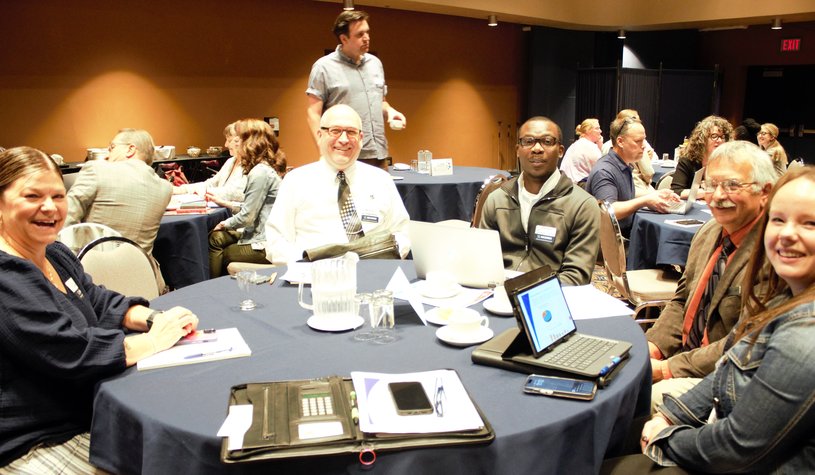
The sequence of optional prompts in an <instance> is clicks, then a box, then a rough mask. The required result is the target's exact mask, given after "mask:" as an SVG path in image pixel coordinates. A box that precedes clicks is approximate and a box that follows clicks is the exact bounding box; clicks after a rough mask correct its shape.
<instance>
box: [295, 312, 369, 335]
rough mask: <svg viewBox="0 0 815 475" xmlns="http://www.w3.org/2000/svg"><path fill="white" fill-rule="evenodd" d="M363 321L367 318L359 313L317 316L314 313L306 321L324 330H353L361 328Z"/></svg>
mask: <svg viewBox="0 0 815 475" xmlns="http://www.w3.org/2000/svg"><path fill="white" fill-rule="evenodd" d="M363 323H365V319H364V318H362V317H360V316H359V315H350V316H347V317H317V316H314V315H312V316H311V317H309V319H308V320H307V321H306V324H307V325H308V326H310V327H311V328H313V329H315V330H320V331H324V332H344V331H348V330H353V329H355V328H359V326H360V325H362V324H363Z"/></svg>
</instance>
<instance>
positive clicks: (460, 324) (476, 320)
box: [447, 308, 490, 335]
mask: <svg viewBox="0 0 815 475" xmlns="http://www.w3.org/2000/svg"><path fill="white" fill-rule="evenodd" d="M448 321H449V323H448V324H447V326H448V327H450V330H451V331H452V332H453V333H457V334H459V335H467V334H470V333H475V332H477V331H479V330H481V327H484V328H489V326H490V320H489V318H487V317H484V316H482V315H481V314H480V313H478V312H477V311H475V310H473V309H471V308H462V309H460V311H456V312H453V314H452V315H450V318H449V319H448Z"/></svg>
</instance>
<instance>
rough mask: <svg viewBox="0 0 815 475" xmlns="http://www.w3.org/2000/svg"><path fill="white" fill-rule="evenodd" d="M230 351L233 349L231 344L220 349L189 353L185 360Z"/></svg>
mask: <svg viewBox="0 0 815 475" xmlns="http://www.w3.org/2000/svg"><path fill="white" fill-rule="evenodd" d="M229 351H232V347H231V346H230V347H229V348H222V349H220V350H215V351H209V352H206V353H195V354H192V355H187V356H185V357H184V359H185V360H191V359H194V358H203V357H204V356H212V355H217V354H218V353H226V352H229Z"/></svg>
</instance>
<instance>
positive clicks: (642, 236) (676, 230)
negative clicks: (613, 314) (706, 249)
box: [626, 203, 712, 270]
mask: <svg viewBox="0 0 815 475" xmlns="http://www.w3.org/2000/svg"><path fill="white" fill-rule="evenodd" d="M704 210H707V206H706V205H704V204H701V203H696V204H694V205H693V210H691V212H690V213H688V214H686V215H684V216H680V215H678V214H659V213H655V212H652V211H648V210H645V209H643V210H640V211H637V214H635V215H634V223H633V224H632V227H631V236H630V239H631V241H630V242H629V244H628V254H627V256H626V257H627V258H628V262H626V268H627V269H628V270H637V269H653V268H655V267H657V266H661V265H679V266H684V265H685V262H687V260H688V250H690V242H691V239H693V235H694V234H696V231H698V230H699V228H700V227H702V225H699V226H693V227H684V226H676V225H673V224H668V223H666V222H665V221H666V220H676V219H683V218H687V219H698V220H700V221H705V222H707V221H708V220H709V219H711V218H712V217H711V215H710V213H709V212H707V211H704Z"/></svg>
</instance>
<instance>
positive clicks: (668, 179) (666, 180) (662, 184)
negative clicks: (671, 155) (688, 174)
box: [657, 170, 676, 190]
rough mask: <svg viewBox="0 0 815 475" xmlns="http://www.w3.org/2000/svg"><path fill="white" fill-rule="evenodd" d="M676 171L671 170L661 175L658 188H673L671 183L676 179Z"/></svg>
mask: <svg viewBox="0 0 815 475" xmlns="http://www.w3.org/2000/svg"><path fill="white" fill-rule="evenodd" d="M675 171H676V170H674V171H670V172H668V173H666V174H664V175H662V176H661V177H659V180H658V181H657V190H667V189H670V188H671V183H673V181H674V172H675Z"/></svg>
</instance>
